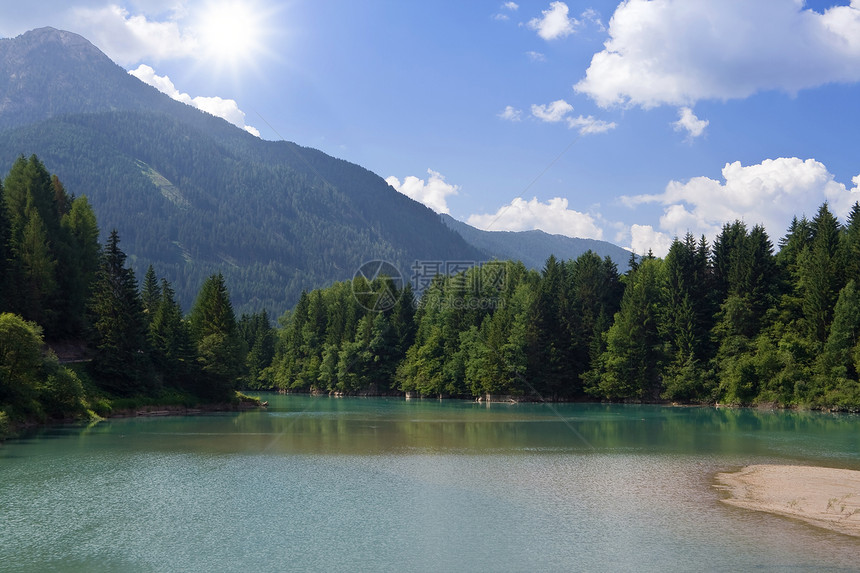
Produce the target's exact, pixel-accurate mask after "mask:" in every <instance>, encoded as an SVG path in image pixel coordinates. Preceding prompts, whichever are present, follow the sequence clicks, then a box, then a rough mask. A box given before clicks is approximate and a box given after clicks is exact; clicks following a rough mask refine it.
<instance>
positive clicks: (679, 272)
mask: <svg viewBox="0 0 860 573" xmlns="http://www.w3.org/2000/svg"><path fill="white" fill-rule="evenodd" d="M777 247H778V250H777V248H776V247H775V246H774V243H773V241H772V240H771V238H770V237H768V235H767V233H766V232H765V230H764V228H762V227H761V226H754V227H752V228H749V227H748V226H747V225H745V224H744V223H742V222H738V221H735V222H732V223H727V224H725V226H724V227H723V228H722V231H721V232H720V234H719V235H718V236H717V237H716V239H715V240H714V242H713V244H709V243H708V241H707V240H706V239H705V238H704V237H702V238H699V239H697V238H695V237H693V236H691V235H688V236H686V237H684V238H683V239H676V240H675V241H674V242H673V244H672V247H671V249H670V250H669V253H668V254H667V256H666V257H665V258H664V259H658V258H655V257H653V256H651V255H648V256H646V257H643V258H642V259H637V258H636V257H633V256H631V257H630V261H629V265H630V268H629V270H628V272H627V273H626V274H624V275H620V274H619V272H618V270H617V267H616V265H615V263H613V262H612V261H611V260H610V259H609V258H604V259H601V258H600V257H598V256H597V255H595V254H594V253H591V252H587V253H585V254H583V255H582V256H580V257H578V258H577V259H576V260H570V261H559V260H556V259H555V258H554V257H550V258H549V259H548V260H547V262H546V265H545V267H544V269H543V271H542V272H536V271H530V270H527V269H526V268H525V267H524V266H523V265H522V264H520V263H515V262H495V263H493V264H487V265H484V266H482V267H476V268H472V269H470V270H468V271H466V272H465V273H463V274H460V275H457V276H449V277H446V276H437V277H436V278H435V279H434V280H433V282H432V283H431V284H430V285H429V286H428V287H427V288H426V289H425V290H424V292H423V293H422V295H421V297H420V299H418V300H417V301H416V300H415V299H414V294H413V292H412V289H411V288H410V285H408V284H407V285H406V287H405V288H404V289H403V290H402V292H399V293H398V297H397V303H396V304H395V305H392V306H391V307H390V308H388V309H387V310H385V311H384V312H375V311H374V312H370V311H367V310H366V308H365V307H366V306H367V305H362V304H360V302H359V300H357V299H356V298H355V297H354V296H353V293H354V292H365V291H366V290H367V288H366V287H365V286H363V285H359V286H358V287H356V285H351V284H349V283H338V284H335V285H333V286H331V287H329V288H326V289H322V290H316V291H313V292H310V293H304V294H303V295H302V297H301V299H300V301H299V303H298V305H297V306H296V307H295V308H294V309H293V310H292V311H291V312H288V313H286V314H285V315H284V317H283V318H282V319H281V328H280V329H279V330H278V332H277V335H276V336H277V340H276V342H275V350H274V359H273V361H272V363H271V365H269V366H267V367H263V368H259V369H258V370H256V372H257V374H256V376H254V375H252V376H250V377H249V378H248V380H249V382H250V384H252V385H253V387H256V388H266V389H280V390H287V391H302V392H307V391H318V392H342V393H361V392H371V393H373V392H380V393H401V392H409V393H414V394H415V395H421V396H452V397H454V396H456V397H480V396H484V395H487V394H490V395H503V396H520V397H522V398H523V399H535V400H613V401H673V402H680V403H701V404H713V403H723V404H732V405H752V404H770V405H776V406H782V407H810V408H825V409H835V410H840V409H843V410H856V409H858V408H860V382H858V371H860V343H858V332H860V292H858V286H857V285H858V284H859V283H860V205H855V206H854V209H853V210H852V212H851V214H850V216H849V217H848V220H847V221H846V222H845V224H840V222H839V221H838V220H837V219H836V217H834V215H833V214H832V213H831V212H830V210H829V208H828V206H827V204H823V205H822V206H821V207H820V208H819V210H818V212H817V213H816V214H815V216H814V217H813V218H812V219H811V220H810V219H807V218H806V217H801V218H799V219H798V218H795V219H794V220H793V221H792V222H791V225H790V227H789V228H788V230H787V232H786V234H785V236H784V237H782V238H781V239H779V241H778V244H777ZM372 286H373V289H374V290H375V291H376V292H380V293H383V292H387V291H390V290H391V289H392V288H393V285H392V284H387V285H386V284H385V281H384V280H378V281H377V282H376V284H375V285H372Z"/></svg>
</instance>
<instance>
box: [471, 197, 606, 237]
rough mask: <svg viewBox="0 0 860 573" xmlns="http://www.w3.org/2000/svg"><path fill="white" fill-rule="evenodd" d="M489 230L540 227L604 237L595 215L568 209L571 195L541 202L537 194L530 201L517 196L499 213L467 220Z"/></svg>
mask: <svg viewBox="0 0 860 573" xmlns="http://www.w3.org/2000/svg"><path fill="white" fill-rule="evenodd" d="M467 222H468V223H469V224H470V225H472V226H473V227H477V228H478V229H484V230H486V231H528V230H532V229H540V230H542V231H545V232H547V233H552V234H557V235H566V236H568V237H582V238H590V239H602V238H603V230H602V229H601V228H600V227H598V226H597V224H596V222H595V219H594V217H593V216H591V215H589V214H587V213H580V212H579V211H574V210H573V209H568V202H567V199H564V198H562V197H555V198H553V199H550V200H549V201H547V202H546V203H541V202H540V201H538V200H537V197H533V198H532V200H531V201H526V200H525V199H523V198H521V197H517V198H516V199H514V200H513V201H511V202H510V203H509V204H507V205H504V206H503V207H502V208H501V209H499V210H498V211H496V212H495V213H492V214H491V213H487V214H484V215H478V214H476V215H471V216H469V219H468V221H467Z"/></svg>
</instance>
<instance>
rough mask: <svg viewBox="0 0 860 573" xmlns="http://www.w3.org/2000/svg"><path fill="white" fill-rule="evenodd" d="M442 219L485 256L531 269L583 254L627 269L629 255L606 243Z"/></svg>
mask: <svg viewBox="0 0 860 573" xmlns="http://www.w3.org/2000/svg"><path fill="white" fill-rule="evenodd" d="M441 220H442V222H443V223H445V224H446V225H447V226H448V227H449V228H451V229H453V230H454V231H457V233H458V234H459V235H460V236H461V237H463V238H464V239H466V241H468V242H469V243H470V244H472V245H474V246H475V247H477V248H479V249H481V250H482V251H484V253H486V254H487V256H488V257H490V258H495V259H499V260H507V259H511V260H515V261H522V262H523V264H525V265H526V266H527V267H529V268H532V269H537V270H540V269H542V268H543V267H544V263H546V260H547V259H548V258H549V256H550V255H555V257H556V258H557V259H560V260H567V259H576V258H577V257H579V255H581V254H583V253H585V252H586V251H592V252H594V253H595V254H597V255H600V256H601V257H610V258H611V259H612V261H613V262H614V263H615V264H617V265H618V269H619V270H620V271H621V272H624V271H626V270H627V268H628V266H629V260H630V252H629V251H627V250H625V249H622V248H621V247H619V246H617V245H613V244H612V243H607V242H606V241H598V240H595V239H578V238H571V237H565V236H564V235H550V234H549V233H545V232H543V231H482V230H480V229H476V228H475V227H472V226H470V225H467V224H466V223H463V222H462V221H458V220H456V219H454V218H453V217H451V216H450V215H441Z"/></svg>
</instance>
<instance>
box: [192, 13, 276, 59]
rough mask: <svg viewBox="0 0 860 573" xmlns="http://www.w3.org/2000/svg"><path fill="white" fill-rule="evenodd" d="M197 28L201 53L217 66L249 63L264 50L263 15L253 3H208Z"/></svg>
mask: <svg viewBox="0 0 860 573" xmlns="http://www.w3.org/2000/svg"><path fill="white" fill-rule="evenodd" d="M197 29H198V34H197V37H198V41H199V42H200V48H201V50H202V52H203V56H204V57H205V58H206V59H207V60H210V61H212V62H213V63H215V64H217V65H218V66H226V67H232V68H236V67H239V66H242V65H245V64H252V63H253V62H254V60H255V59H256V58H257V57H258V56H259V55H261V54H262V53H263V52H265V37H266V36H267V29H266V22H265V14H264V13H263V12H261V11H260V10H259V8H258V6H257V5H256V4H255V3H254V2H249V1H241V0H219V1H214V2H210V3H209V4H207V5H206V6H205V8H204V10H203V12H202V13H201V15H200V18H199V21H198V25H197Z"/></svg>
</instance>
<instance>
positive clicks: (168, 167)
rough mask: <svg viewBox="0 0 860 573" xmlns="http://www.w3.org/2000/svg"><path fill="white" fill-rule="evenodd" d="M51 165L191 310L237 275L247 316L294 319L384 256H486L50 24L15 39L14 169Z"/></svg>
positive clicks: (2, 105) (390, 200) (373, 183)
mask: <svg viewBox="0 0 860 573" xmlns="http://www.w3.org/2000/svg"><path fill="white" fill-rule="evenodd" d="M31 154H36V155H37V156H38V157H39V158H40V159H41V160H42V162H43V163H44V164H45V165H46V166H47V168H48V169H49V170H50V171H51V172H52V173H55V174H56V175H57V176H58V177H59V178H60V180H61V181H62V182H63V184H64V185H65V188H66V189H67V190H68V191H69V192H70V193H74V194H76V195H82V194H86V195H87V197H88V198H89V200H90V202H91V204H92V205H93V208H94V210H95V212H96V215H97V217H98V220H99V224H100V227H101V230H102V234H103V236H106V235H107V233H108V232H109V231H110V229H112V228H116V229H118V231H119V233H120V237H121V240H122V243H121V247H122V248H123V250H124V251H125V252H126V253H127V254H128V256H129V258H128V260H129V261H130V263H131V264H132V265H133V267H134V269H135V271H136V273H137V275H138V277H139V278H140V277H142V276H143V273H144V271H145V270H146V268H147V266H148V265H150V264H152V265H153V266H154V267H155V270H156V272H157V273H158V275H159V276H164V277H165V278H167V279H168V280H170V281H171V282H172V283H173V285H174V288H175V289H176V291H177V297H178V299H179V300H180V302H181V304H182V306H183V308H185V309H188V308H189V307H190V305H191V302H192V300H193V297H194V296H195V294H196V293H197V290H198V289H199V288H200V285H201V284H202V283H203V281H204V279H205V278H206V277H207V276H208V275H210V274H212V273H215V272H222V273H223V274H224V277H225V279H226V282H227V284H228V287H229V288H230V291H231V294H232V296H233V300H234V304H235V306H236V308H237V310H239V311H251V310H259V309H262V308H265V309H267V310H269V311H270V312H272V313H276V314H280V313H281V312H283V311H284V310H286V309H287V308H290V307H291V306H292V305H293V304H294V303H295V301H296V300H297V299H298V296H299V294H300V293H301V291H302V290H303V289H311V288H315V287H319V286H323V285H326V284H329V283H331V282H332V281H335V280H343V279H347V278H350V277H352V276H353V274H354V273H355V272H356V270H357V269H359V268H360V266H361V265H362V263H364V262H366V261H369V260H375V259H380V260H385V261H389V262H391V263H392V264H394V265H395V266H397V267H398V268H400V269H403V271H402V272H403V274H404V276H405V277H408V276H409V275H408V269H409V268H410V266H411V265H413V264H414V263H415V261H445V260H458V261H462V260H481V259H482V258H483V254H482V253H481V251H480V250H479V249H477V248H475V247H474V246H472V245H470V244H469V243H468V242H467V241H466V240H465V239H463V237H461V236H460V235H459V234H457V233H456V232H454V231H453V230H451V229H449V228H448V227H447V226H446V225H445V224H443V223H442V222H441V221H440V220H439V218H438V216H437V215H436V214H435V213H433V212H432V211H431V210H430V209H428V208H426V207H424V206H423V205H421V204H419V203H417V202H415V201H413V200H411V199H409V198H408V197H406V196H404V195H402V194H400V193H398V192H397V191H395V190H394V189H393V188H392V187H390V186H389V185H388V184H387V183H386V182H385V181H384V180H383V179H382V178H381V177H379V176H377V175H375V174H373V173H371V172H370V171H368V170H366V169H364V168H362V167H360V166H358V165H355V164H352V163H349V162H347V161H343V160H340V159H336V158H334V157H331V156H328V155H326V154H324V153H322V152H320V151H317V150H314V149H310V148H306V147H301V146H299V145H296V144H295V143H290V142H285V141H278V142H273V141H264V140H261V139H259V138H256V137H254V136H253V135H251V134H249V133H247V132H245V131H243V130H241V129H239V128H237V127H235V126H233V125H231V124H229V123H228V122H226V121H224V120H223V119H220V118H216V117H214V116H212V115H209V114H206V113H204V112H201V111H199V110H197V109H194V108H192V107H190V106H187V105H185V104H183V103H180V102H177V101H174V100H172V99H171V98H169V97H168V96H166V95H164V94H162V93H160V92H158V91H157V90H156V89H155V88H153V87H151V86H148V85H146V84H144V83H143V82H141V81H139V80H138V79H137V78H135V77H133V76H131V75H129V74H128V73H127V72H126V71H125V70H124V69H123V68H121V67H120V66H118V65H116V64H114V63H113V62H112V61H111V60H110V59H109V58H108V57H107V56H106V55H105V54H103V53H102V52H101V51H99V50H98V49H97V48H96V47H95V46H93V45H92V44H91V43H90V42H89V41H87V40H86V39H84V38H83V37H81V36H78V35H76V34H73V33H70V32H64V31H60V30H55V29H53V28H41V29H38V30H33V31H31V32H27V33H25V34H23V35H21V36H18V37H17V38H14V39H3V40H0V169H2V168H3V166H5V168H7V169H8V167H10V166H11V165H12V163H13V161H14V160H15V159H16V158H17V157H19V156H20V155H25V156H29V155H31Z"/></svg>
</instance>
